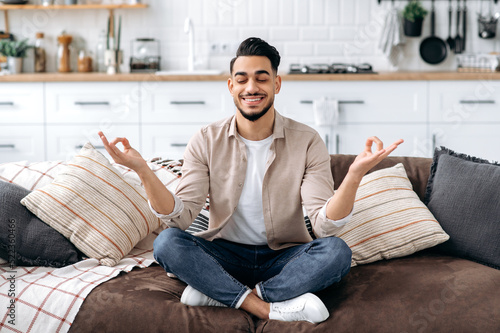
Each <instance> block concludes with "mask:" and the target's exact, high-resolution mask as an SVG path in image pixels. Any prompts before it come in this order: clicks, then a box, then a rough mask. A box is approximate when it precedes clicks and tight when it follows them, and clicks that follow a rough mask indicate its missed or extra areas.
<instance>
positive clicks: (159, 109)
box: [141, 81, 235, 159]
mask: <svg viewBox="0 0 500 333" xmlns="http://www.w3.org/2000/svg"><path fill="white" fill-rule="evenodd" d="M141 96H142V98H141V100H142V112H141V130H142V135H141V137H142V140H141V141H142V153H143V155H144V156H149V157H163V158H172V159H180V158H182V157H183V154H184V149H185V148H186V146H187V143H188V142H189V139H190V138H191V137H192V136H193V135H194V134H195V133H196V132H197V131H198V130H199V129H200V128H201V127H202V126H204V125H208V124H210V123H212V122H214V121H217V120H220V119H223V118H226V117H229V116H231V115H232V114H234V108H235V106H234V103H233V100H232V97H231V95H230V94H229V92H228V89H227V83H226V82H224V81H213V82H157V83H154V84H151V83H143V84H142V85H141Z"/></svg>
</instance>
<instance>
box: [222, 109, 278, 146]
mask: <svg viewBox="0 0 500 333" xmlns="http://www.w3.org/2000/svg"><path fill="white" fill-rule="evenodd" d="M283 122H284V120H283V116H282V115H281V114H279V113H278V111H276V109H274V129H273V138H274V139H278V138H284V137H285V133H284V130H283ZM237 133H238V131H237V130H236V116H233V117H232V118H231V123H230V124H229V132H228V136H229V137H231V136H234V137H237V135H236V134H237Z"/></svg>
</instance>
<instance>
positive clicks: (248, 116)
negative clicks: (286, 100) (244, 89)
mask: <svg viewBox="0 0 500 333" xmlns="http://www.w3.org/2000/svg"><path fill="white" fill-rule="evenodd" d="M247 96H249V95H247ZM273 103H274V98H273V99H272V100H270V101H269V103H268V104H267V105H265V106H264V108H263V109H262V110H260V111H258V112H256V113H250V112H247V111H244V110H243V108H242V107H241V105H240V104H239V103H238V97H236V98H235V99H234V105H236V108H237V109H238V111H240V113H241V115H242V116H243V117H244V118H245V119H247V120H250V121H257V120H258V119H260V118H261V117H262V116H264V115H265V114H266V113H267V111H269V109H271V107H272V106H273Z"/></svg>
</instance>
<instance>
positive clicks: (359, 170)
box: [349, 136, 403, 179]
mask: <svg viewBox="0 0 500 333" xmlns="http://www.w3.org/2000/svg"><path fill="white" fill-rule="evenodd" d="M373 143H375V144H376V145H377V150H376V151H375V152H372V146H373ZM401 143H403V139H399V140H397V141H396V142H394V143H393V144H392V145H390V146H389V147H387V148H385V149H384V144H383V142H382V141H381V140H380V139H379V138H377V137H376V136H372V137H370V138H368V139H367V140H366V145H365V150H364V151H363V152H362V153H361V154H359V155H358V156H357V157H356V159H355V160H354V162H353V163H352V164H351V166H350V167H349V172H351V173H352V174H353V175H354V176H355V177H359V178H360V179H361V178H362V177H363V176H364V175H365V174H366V173H367V172H368V171H369V170H370V169H371V168H373V167H374V166H375V165H377V164H378V163H379V162H380V161H382V160H383V159H384V158H386V157H387V156H388V155H389V154H390V153H392V152H393V151H394V149H396V148H397V147H398V146H399V145H400V144H401Z"/></svg>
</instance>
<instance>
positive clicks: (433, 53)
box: [420, 0, 448, 65]
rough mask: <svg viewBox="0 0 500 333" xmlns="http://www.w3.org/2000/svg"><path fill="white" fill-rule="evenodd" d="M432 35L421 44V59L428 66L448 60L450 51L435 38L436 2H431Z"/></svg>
mask: <svg viewBox="0 0 500 333" xmlns="http://www.w3.org/2000/svg"><path fill="white" fill-rule="evenodd" d="M431 3H432V4H431V35H430V36H429V37H427V38H425V39H424V40H423V41H422V43H421V44H420V57H421V58H422V59H423V60H424V61H425V62H426V63H428V64H432V65H436V64H439V63H441V62H442V61H443V60H444V59H446V55H447V53H448V49H447V47H446V43H445V42H444V41H443V40H442V39H441V38H439V37H437V36H435V28H436V27H435V24H436V11H435V8H434V0H432V2H431Z"/></svg>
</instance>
